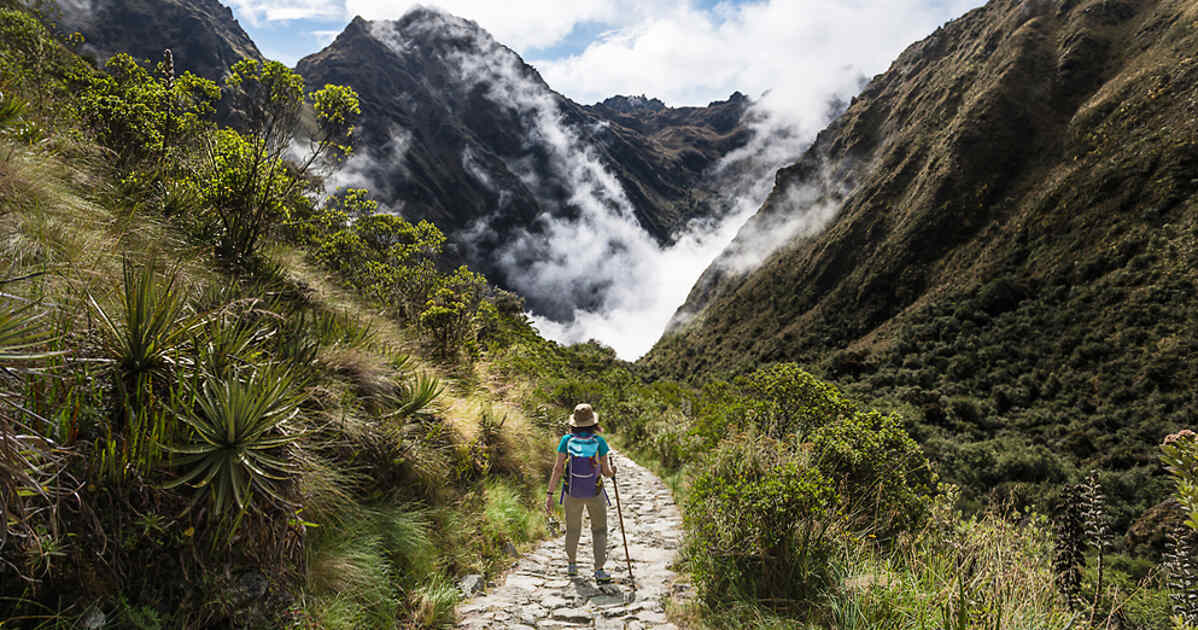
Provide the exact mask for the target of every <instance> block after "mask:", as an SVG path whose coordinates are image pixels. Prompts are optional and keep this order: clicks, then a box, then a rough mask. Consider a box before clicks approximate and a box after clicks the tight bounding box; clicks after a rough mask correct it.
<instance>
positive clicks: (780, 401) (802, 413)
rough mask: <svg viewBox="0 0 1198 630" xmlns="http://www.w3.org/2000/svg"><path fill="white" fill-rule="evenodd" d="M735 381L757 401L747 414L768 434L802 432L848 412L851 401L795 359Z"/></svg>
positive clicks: (851, 408)
mask: <svg viewBox="0 0 1198 630" xmlns="http://www.w3.org/2000/svg"><path fill="white" fill-rule="evenodd" d="M734 384H735V385H737V386H738V387H740V388H741V390H742V391H743V392H744V393H745V394H747V395H749V396H750V397H751V398H753V399H754V400H755V401H756V404H754V405H752V406H750V407H749V409H748V410H747V412H748V417H749V418H750V419H751V420H752V422H753V423H754V424H756V425H757V427H758V428H760V429H761V430H762V431H763V432H765V433H766V434H767V435H770V436H773V437H776V438H777V437H782V436H785V435H790V434H795V435H797V436H800V437H801V436H804V435H806V434H807V433H808V432H810V431H811V430H813V429H815V428H817V427H820V426H823V425H824V424H827V423H828V422H831V421H833V420H835V419H836V418H839V417H842V416H845V415H848V414H851V413H852V412H853V411H854V405H853V404H852V403H851V402H849V401H848V400H846V399H844V398H842V397H841V395H840V392H839V391H837V389H836V388H835V387H834V386H832V385H830V384H828V383H826V382H824V381H821V380H819V379H817V378H816V377H814V376H812V375H811V374H810V373H808V372H805V371H803V370H802V369H800V368H799V366H798V365H797V364H795V363H781V364H778V365H775V366H772V367H769V368H763V369H760V370H757V371H756V372H754V373H753V374H751V375H749V376H745V377H741V378H738V379H736V381H735V383H734Z"/></svg>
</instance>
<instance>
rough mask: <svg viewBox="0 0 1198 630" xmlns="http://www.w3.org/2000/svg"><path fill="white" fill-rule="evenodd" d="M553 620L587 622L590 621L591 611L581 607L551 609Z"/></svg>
mask: <svg viewBox="0 0 1198 630" xmlns="http://www.w3.org/2000/svg"><path fill="white" fill-rule="evenodd" d="M553 620H554V621H567V622H570V623H589V622H590V621H591V613H589V612H587V611H585V610H583V609H581V608H558V609H557V610H555V611H553Z"/></svg>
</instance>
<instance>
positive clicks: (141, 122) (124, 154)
mask: <svg viewBox="0 0 1198 630" xmlns="http://www.w3.org/2000/svg"><path fill="white" fill-rule="evenodd" d="M168 59H169V57H168ZM106 68H107V70H108V74H96V75H91V76H89V77H88V78H87V83H86V86H85V87H84V88H83V89H81V90H80V110H81V112H82V114H83V118H84V121H85V122H86V124H87V125H88V126H90V127H91V129H92V130H93V132H94V133H95V134H96V138H97V139H98V140H99V141H100V142H101V143H102V144H103V145H104V146H106V147H108V148H110V149H112V150H113V151H114V152H116V155H117V161H116V166H117V168H118V169H119V170H122V171H127V170H130V169H132V168H134V167H137V166H139V165H142V164H144V163H146V162H147V161H150V160H153V161H154V165H153V167H152V168H153V170H154V171H156V172H158V173H161V172H162V171H163V170H164V169H165V168H167V167H168V164H169V160H168V155H167V154H168V152H169V151H171V150H173V149H175V148H177V147H182V146H188V145H191V144H193V143H194V142H195V141H196V140H197V139H198V138H199V136H200V134H201V133H202V132H205V131H207V130H209V129H210V128H211V123H208V122H206V120H205V118H206V117H207V116H208V115H210V114H211V113H212V112H213V111H214V110H215V105H216V102H217V101H218V100H219V99H220V93H221V92H220V88H218V87H217V86H216V84H215V83H213V82H212V81H209V80H207V79H204V78H201V77H197V76H196V75H194V74H192V73H190V72H187V73H184V74H183V75H182V76H180V77H175V76H174V70H173V66H168V62H166V61H164V62H163V63H161V64H159V70H160V74H161V78H160V79H157V78H155V77H154V76H152V75H151V73H150V71H149V70H147V69H146V68H144V67H142V65H141V64H139V63H138V62H137V60H135V59H134V58H133V57H130V56H129V55H127V54H125V53H119V54H116V55H113V57H112V58H111V59H109V60H108V63H107V64H106ZM169 157H171V158H174V157H175V156H169Z"/></svg>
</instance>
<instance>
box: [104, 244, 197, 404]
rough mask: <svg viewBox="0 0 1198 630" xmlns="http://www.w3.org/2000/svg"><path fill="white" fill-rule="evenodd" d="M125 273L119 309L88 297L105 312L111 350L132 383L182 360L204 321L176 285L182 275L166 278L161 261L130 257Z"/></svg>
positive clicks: (106, 345)
mask: <svg viewBox="0 0 1198 630" xmlns="http://www.w3.org/2000/svg"><path fill="white" fill-rule="evenodd" d="M123 273H124V282H123V284H122V293H121V311H120V312H119V313H118V314H110V313H109V312H108V311H106V310H105V309H104V308H103V307H102V306H100V303H99V302H98V301H96V299H95V298H94V297H91V296H89V297H88V299H89V301H90V303H91V306H92V308H93V309H94V310H95V312H96V315H97V316H98V317H99V321H100V326H101V328H100V329H101V333H102V339H103V342H102V343H103V348H104V351H105V353H106V354H107V355H108V356H109V357H110V358H111V359H112V360H113V362H114V364H115V366H116V368H117V370H118V371H119V372H120V374H121V379H120V380H121V382H122V383H131V382H133V381H135V380H136V379H138V378H140V377H141V376H143V375H146V374H155V373H161V372H162V371H163V370H165V369H166V368H168V367H170V366H172V365H175V364H177V363H178V362H179V361H181V360H182V359H181V358H180V350H181V348H182V346H183V344H184V343H186V342H187V340H188V336H189V335H190V333H191V332H192V330H193V328H194V327H195V326H196V325H197V323H198V320H197V319H196V317H195V315H194V313H191V312H189V309H188V304H187V296H186V294H184V293H183V292H182V291H181V290H179V288H178V287H176V286H175V284H176V281H177V278H178V276H177V275H176V274H174V273H172V274H170V276H169V277H168V278H166V279H165V282H164V281H163V280H162V279H160V278H159V271H158V267H157V265H156V264H155V263H153V262H151V263H149V264H146V265H142V266H141V269H140V270H138V269H137V268H136V266H135V265H133V264H132V263H131V262H130V261H129V260H127V259H126V260H125V261H124V262H123Z"/></svg>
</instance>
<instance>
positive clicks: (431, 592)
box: [305, 506, 457, 629]
mask: <svg viewBox="0 0 1198 630" xmlns="http://www.w3.org/2000/svg"><path fill="white" fill-rule="evenodd" d="M314 538H315V540H314V542H313V544H312V545H310V547H309V558H308V594H309V596H310V598H311V599H310V600H309V601H308V602H307V605H306V607H305V608H306V612H307V614H308V616H309V617H310V618H311V619H312V620H313V621H315V622H316V623H317V624H318V625H319V627H322V628H355V629H356V628H383V627H388V628H390V627H395V626H396V624H397V621H398V620H399V619H401V618H408V619H410V620H411V622H412V624H413V625H414V626H415V627H421V628H424V627H437V626H440V625H444V624H446V623H448V622H450V621H452V618H453V607H454V605H455V604H456V603H457V591H456V589H455V588H454V587H453V584H452V582H451V581H449V580H447V579H446V578H445V577H444V575H443V574H442V573H441V571H440V568H439V567H438V562H437V555H438V553H437V547H436V545H435V544H434V541H433V537H432V531H431V522H430V521H429V519H428V518H427V516H426V515H425V514H424V513H423V512H421V511H420V510H417V509H414V508H411V507H409V506H388V507H382V508H376V509H365V508H361V509H358V510H355V511H354V513H353V514H352V515H350V516H349V517H347V518H345V519H344V520H343V521H342V522H341V523H339V524H337V525H335V526H333V527H330V528H328V529H325V530H324V531H322V532H320V533H319V534H317V535H316V536H315V537H314Z"/></svg>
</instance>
